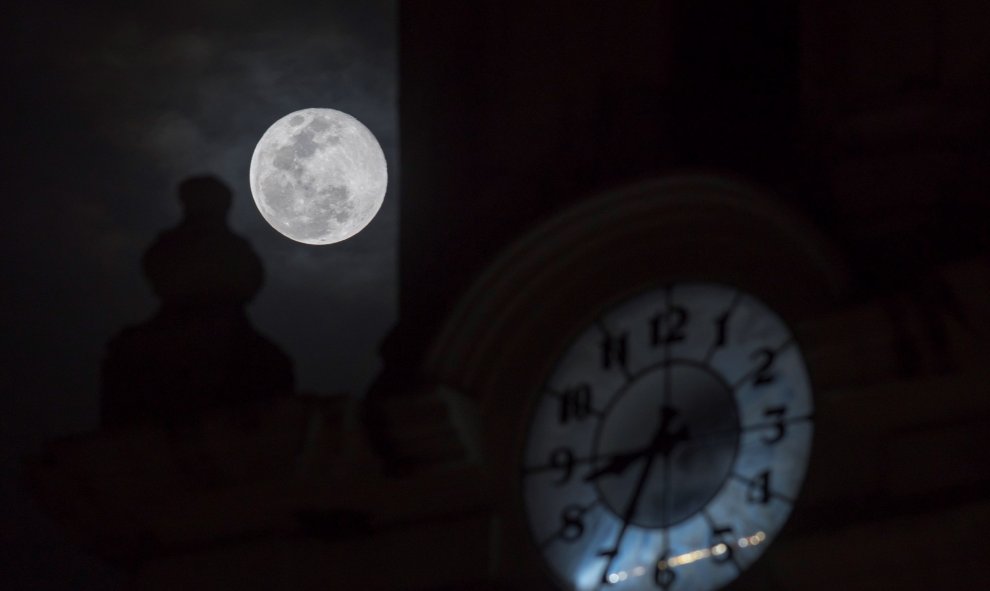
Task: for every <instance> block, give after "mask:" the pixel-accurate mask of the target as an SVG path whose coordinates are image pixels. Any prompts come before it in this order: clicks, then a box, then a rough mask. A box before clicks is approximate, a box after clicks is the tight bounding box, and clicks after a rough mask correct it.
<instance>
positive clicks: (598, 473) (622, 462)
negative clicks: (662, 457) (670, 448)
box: [584, 449, 649, 482]
mask: <svg viewBox="0 0 990 591" xmlns="http://www.w3.org/2000/svg"><path fill="white" fill-rule="evenodd" d="M648 451H649V449H639V450H636V451H632V452H629V453H624V454H618V455H614V456H612V459H611V460H609V462H608V463H607V464H605V465H604V466H602V467H601V468H598V469H596V470H592V471H591V472H590V473H589V474H588V475H587V476H585V477H584V481H585V482H590V481H592V480H595V479H597V478H600V477H602V476H605V475H606V474H622V473H623V472H625V471H626V469H627V468H629V466H631V465H632V464H633V463H634V462H635V461H636V460H638V459H639V458H641V457H643V456H645V455H646V454H647V453H648Z"/></svg>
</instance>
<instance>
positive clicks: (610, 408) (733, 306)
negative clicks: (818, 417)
mask: <svg viewBox="0 0 990 591" xmlns="http://www.w3.org/2000/svg"><path fill="white" fill-rule="evenodd" d="M812 411H813V406H812V396H811V386H810V383H809V380H808V375H807V371H806V369H805V365H804V361H803V358H802V356H801V352H800V350H799V349H798V346H797V344H796V343H795V341H794V339H793V336H792V335H791V333H790V331H789V330H788V328H787V326H786V325H785V324H784V323H783V321H782V320H781V319H780V318H779V317H778V316H777V315H776V314H775V313H774V312H773V311H771V310H770V309H769V308H767V307H766V306H765V305H764V304H762V303H761V302H759V301H758V300H756V299H755V298H753V297H752V296H750V295H748V294H746V293H743V292H741V291H739V290H736V289H733V288H730V287H726V286H722V285H716V284H701V283H692V284H677V285H672V286H667V287H665V288H661V289H656V290H652V291H649V292H646V293H643V294H640V295H639V296H636V297H634V298H632V299H630V300H628V301H626V302H623V303H621V304H619V305H618V306H616V307H614V308H612V309H610V310H607V311H606V312H605V313H604V314H602V315H601V316H600V317H599V318H598V319H596V320H595V321H594V322H593V323H591V324H590V325H589V326H587V327H585V329H584V330H583V331H582V332H581V333H580V334H578V335H577V337H576V338H575V339H573V340H572V342H571V344H570V345H569V347H568V348H567V350H566V351H565V352H564V353H563V355H561V356H560V358H559V360H558V363H557V365H556V367H555V368H554V370H553V372H552V374H551V375H550V377H549V378H548V379H547V381H546V383H545V385H544V388H543V391H542V392H540V393H539V396H538V398H537V399H536V400H535V402H534V404H533V407H532V414H531V417H530V423H529V429H528V431H527V436H526V442H525V445H524V449H523V457H522V478H521V479H522V494H523V503H524V506H525V509H526V517H527V520H528V522H529V529H530V532H531V534H532V537H533V541H534V543H535V545H536V546H537V547H538V549H539V551H540V553H541V555H542V558H543V560H544V561H545V563H546V564H547V566H548V567H549V569H550V571H551V572H552V573H553V578H554V579H555V580H556V581H557V583H558V584H559V585H560V586H561V587H562V588H564V589H579V590H587V589H603V588H616V589H635V590H647V589H672V590H684V591H687V590H692V591H693V590H705V589H717V588H720V587H722V586H723V585H725V584H726V583H728V582H730V581H731V580H733V579H734V578H736V577H737V576H739V574H740V573H742V572H743V570H745V569H746V568H747V567H748V566H749V565H751V564H752V563H753V562H754V561H755V560H756V559H757V558H758V557H759V556H760V555H761V554H762V553H763V551H764V550H765V549H766V547H767V545H768V544H769V543H770V542H771V541H772V540H773V538H774V536H775V535H776V533H777V532H778V531H779V530H780V528H781V526H782V525H783V523H784V521H785V520H786V519H787V517H788V515H789V514H790V511H791V508H792V507H793V504H794V499H795V497H796V496H797V494H798V491H799V489H800V486H801V482H802V480H803V479H804V473H805V467H806V465H807V461H808V454H809V450H810V446H811V435H812V420H811V419H812Z"/></svg>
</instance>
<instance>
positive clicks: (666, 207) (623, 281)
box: [423, 174, 847, 412]
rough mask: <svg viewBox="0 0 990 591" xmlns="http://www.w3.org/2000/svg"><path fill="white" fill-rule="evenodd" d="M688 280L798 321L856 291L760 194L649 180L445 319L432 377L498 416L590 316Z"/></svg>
mask: <svg viewBox="0 0 990 591" xmlns="http://www.w3.org/2000/svg"><path fill="white" fill-rule="evenodd" d="M684 280H704V281H718V282H723V283H727V284H732V285H736V286H738V287H740V288H743V289H745V290H746V291H748V292H749V293H752V294H754V295H756V296H758V297H760V298H761V299H763V300H764V301H766V302H767V303H768V304H770V305H771V306H772V307H773V308H774V309H776V310H778V311H779V312H780V313H781V314H782V315H783V316H784V318H785V319H786V320H788V321H792V322H793V321H797V320H800V319H802V318H804V317H807V316H809V315H812V314H815V313H816V312H821V311H823V310H826V309H828V308H829V306H830V305H834V303H835V302H836V300H838V299H840V298H841V297H842V296H843V294H844V293H845V291H846V289H847V278H846V271H845V266H844V264H843V263H842V261H841V259H840V257H839V256H838V254H837V252H836V250H835V249H834V248H833V247H832V246H831V245H830V244H829V242H828V241H827V239H826V238H825V237H824V236H823V235H822V234H820V233H819V232H818V231H817V229H816V228H815V227H814V226H812V225H811V224H810V223H808V222H807V221H806V220H804V219H803V218H802V217H800V216H799V215H798V214H796V213H795V212H793V211H792V210H790V209H789V208H787V207H785V206H783V205H782V204H780V203H779V202H777V201H776V200H775V199H774V198H773V197H772V196H770V195H768V194H766V193H765V192H763V191H761V190H760V189H759V188H757V187H755V186H753V185H750V184H748V183H746V182H743V181H739V180H736V179H732V178H727V177H724V176H716V175H700V174H699V175H683V176H671V177H667V178H662V179H656V180H650V181H645V182H640V183H635V184H630V185H626V186H622V187H619V188H617V189H614V190H612V191H607V192H605V193H603V194H601V195H600V196H598V197H595V198H591V199H588V200H586V201H583V202H581V203H579V204H578V205H576V206H574V207H572V208H570V209H568V210H565V211H564V212H563V213H561V214H559V215H557V216H555V217H553V218H552V219H550V220H548V221H546V222H544V223H543V224H541V225H540V226H538V227H536V228H535V229H534V230H532V231H531V232H529V233H528V234H526V235H525V236H524V237H522V238H520V239H519V240H517V241H516V242H514V243H513V244H511V245H510V246H509V247H508V248H506V249H505V250H504V251H503V252H502V253H501V255H500V256H499V257H497V258H496V260H495V261H494V262H493V263H492V264H491V265H489V266H488V268H487V269H486V270H485V271H484V272H483V273H482V274H480V275H479V277H478V279H477V280H476V281H475V282H474V284H473V285H472V286H471V287H470V288H469V289H468V290H467V291H466V292H465V294H464V295H463V296H462V298H461V299H460V301H459V302H458V304H457V306H456V307H455V308H454V310H453V311H452V313H451V314H449V315H448V317H447V319H446V322H445V323H444V325H443V326H442V328H441V330H440V331H439V333H438V337H437V338H436V339H435V340H434V342H433V344H432V346H431V347H430V348H429V350H428V351H427V355H426V360H425V364H424V368H423V369H424V373H425V374H426V375H427V377H428V378H430V379H432V380H434V381H436V382H440V383H444V384H448V385H450V386H453V387H455V388H457V389H459V390H461V391H463V392H464V393H466V394H468V395H469V396H472V397H474V398H475V399H476V400H477V401H478V403H479V404H480V407H481V409H482V411H483V412H487V410H494V409H489V407H492V406H498V405H500V404H502V403H507V402H510V401H508V400H505V399H504V396H506V392H514V391H519V390H520V389H522V390H525V389H526V388H527V387H531V386H533V385H534V384H538V383H539V376H541V375H543V374H545V373H546V371H547V370H548V368H547V364H548V363H549V362H550V360H552V359H553V358H554V354H553V353H554V352H555V351H556V350H558V349H559V348H560V347H561V346H562V343H563V342H565V341H566V340H567V338H568V337H569V336H570V333H571V332H573V331H574V330H575V329H576V327H577V326H580V325H581V324H582V322H586V321H588V320H589V319H590V318H589V315H593V314H595V312H596V311H597V310H600V309H602V308H603V307H604V306H606V305H608V304H609V303H613V302H615V301H616V300H618V299H621V298H622V297H623V296H625V295H628V294H629V293H633V292H636V291H638V290H641V289H643V288H645V287H648V286H651V285H658V284H661V283H665V282H670V281H684ZM510 368H511V370H510Z"/></svg>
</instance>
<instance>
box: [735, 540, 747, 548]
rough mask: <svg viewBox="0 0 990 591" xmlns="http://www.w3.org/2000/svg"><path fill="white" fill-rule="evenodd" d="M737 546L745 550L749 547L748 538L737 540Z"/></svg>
mask: <svg viewBox="0 0 990 591" xmlns="http://www.w3.org/2000/svg"><path fill="white" fill-rule="evenodd" d="M738 544H739V547H740V548H745V547H746V546H749V538H739V542H738Z"/></svg>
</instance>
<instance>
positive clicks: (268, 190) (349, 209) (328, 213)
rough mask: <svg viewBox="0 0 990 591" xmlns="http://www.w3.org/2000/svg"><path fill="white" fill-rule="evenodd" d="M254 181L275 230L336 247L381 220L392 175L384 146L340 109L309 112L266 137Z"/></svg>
mask: <svg viewBox="0 0 990 591" xmlns="http://www.w3.org/2000/svg"><path fill="white" fill-rule="evenodd" d="M250 181H251V193H252V194H253V196H254V201H255V204H256V205H257V206H258V210H259V211H260V212H261V215H262V216H263V217H264V218H265V220H267V221H268V223H269V224H271V225H272V227H274V228H275V229H276V230H278V231H279V232H281V233H282V234H284V235H285V236H287V237H289V238H291V239H293V240H296V241H299V242H303V243H306V244H332V243H334V242H340V241H341V240H345V239H347V238H350V237H351V236H353V235H354V234H356V233H358V232H360V231H361V230H362V229H363V228H364V227H365V226H366V225H368V223H369V222H370V221H371V219H372V218H373V217H374V216H375V214H376V213H378V210H379V208H380V207H381V205H382V201H383V200H384V197H385V189H386V186H387V183H388V174H387V170H386V163H385V155H384V154H383V153H382V149H381V146H379V144H378V141H377V140H376V139H375V136H374V135H372V133H371V132H370V131H369V130H368V128H366V127H365V126H364V125H362V124H361V122H360V121H358V120H357V119H355V118H354V117H351V116H350V115H348V114H346V113H342V112H341V111H337V110H334V109H303V110H301V111H296V112H295V113H290V114H288V115H286V116H285V117H282V118H281V119H279V120H278V121H276V122H275V123H274V124H272V126H271V127H269V128H268V131H266V132H265V134H264V135H263V136H262V138H261V140H260V141H259V142H258V146H257V147H256V148H255V150H254V156H253V157H252V158H251V172H250Z"/></svg>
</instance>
